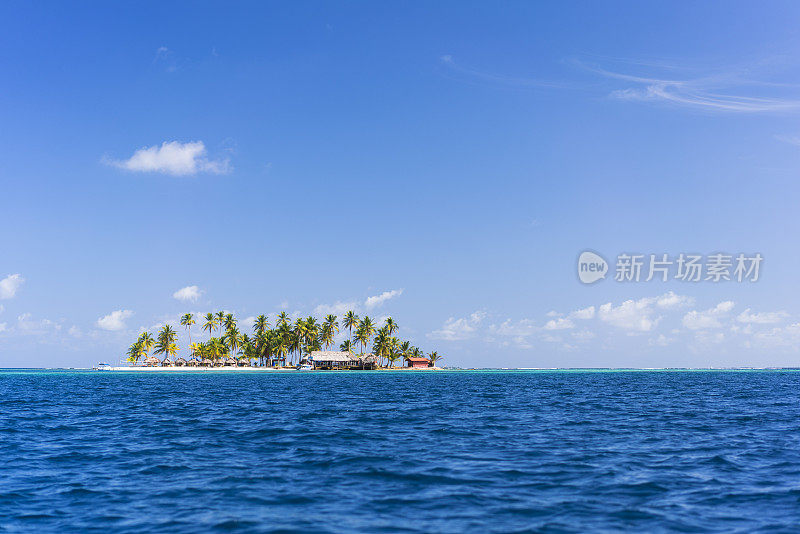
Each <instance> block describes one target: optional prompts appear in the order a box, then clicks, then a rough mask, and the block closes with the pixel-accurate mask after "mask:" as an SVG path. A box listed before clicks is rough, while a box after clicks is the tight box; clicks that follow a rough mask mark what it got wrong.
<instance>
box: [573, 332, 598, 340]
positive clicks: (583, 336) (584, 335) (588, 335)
mask: <svg viewBox="0 0 800 534" xmlns="http://www.w3.org/2000/svg"><path fill="white" fill-rule="evenodd" d="M572 337H573V338H575V339H576V340H577V341H588V340H590V339H594V338H595V337H597V336H596V335H595V333H594V332H591V331H589V330H581V331H579V332H573V333H572Z"/></svg>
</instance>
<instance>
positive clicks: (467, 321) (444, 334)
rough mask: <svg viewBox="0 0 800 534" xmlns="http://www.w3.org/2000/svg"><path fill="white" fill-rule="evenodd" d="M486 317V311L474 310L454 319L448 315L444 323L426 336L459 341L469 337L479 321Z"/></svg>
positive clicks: (473, 333)
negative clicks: (467, 315)
mask: <svg viewBox="0 0 800 534" xmlns="http://www.w3.org/2000/svg"><path fill="white" fill-rule="evenodd" d="M485 317H486V313H485V312H482V311H476V312H474V313H472V314H471V315H470V316H469V317H466V318H460V319H456V318H455V317H450V318H449V319H447V320H446V321H445V322H444V325H443V326H442V328H441V329H439V330H434V331H433V332H431V333H430V334H428V337H430V338H433V339H444V340H446V341H460V340H463V339H469V338H470V337H472V336H473V335H475V331H476V329H477V327H478V325H480V323H481V322H482V321H483V320H484V318H485Z"/></svg>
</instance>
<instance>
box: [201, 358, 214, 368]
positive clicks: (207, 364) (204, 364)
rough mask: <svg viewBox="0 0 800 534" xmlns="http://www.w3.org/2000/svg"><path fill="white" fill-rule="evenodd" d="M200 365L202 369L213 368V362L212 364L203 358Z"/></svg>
mask: <svg viewBox="0 0 800 534" xmlns="http://www.w3.org/2000/svg"><path fill="white" fill-rule="evenodd" d="M200 365H201V366H203V367H213V366H214V362H212V361H211V360H209V359H208V358H203V359H202V360H200Z"/></svg>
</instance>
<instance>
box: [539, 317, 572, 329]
mask: <svg viewBox="0 0 800 534" xmlns="http://www.w3.org/2000/svg"><path fill="white" fill-rule="evenodd" d="M569 328H575V323H573V322H572V321H571V320H570V319H565V318H563V317H560V318H558V319H550V320H549V321H547V322H546V323H545V325H544V329H545V330H567V329H569Z"/></svg>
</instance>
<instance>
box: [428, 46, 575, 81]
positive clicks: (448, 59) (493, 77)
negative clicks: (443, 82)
mask: <svg viewBox="0 0 800 534" xmlns="http://www.w3.org/2000/svg"><path fill="white" fill-rule="evenodd" d="M439 62H440V63H441V64H442V65H443V66H444V67H445V68H446V69H447V70H448V71H450V72H452V73H455V74H459V75H461V76H465V77H467V78H472V79H476V80H482V81H485V82H492V83H496V84H501V85H509V86H514V87H527V88H535V87H551V88H557V87H566V84H565V83H563V82H555V81H549V80H543V79H538V78H527V77H515V76H506V75H503V74H497V73H493V72H488V71H484V70H480V69H475V68H472V67H466V66H463V65H461V64H460V63H456V61H455V59H453V56H451V55H449V54H445V55H443V56H439Z"/></svg>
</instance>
